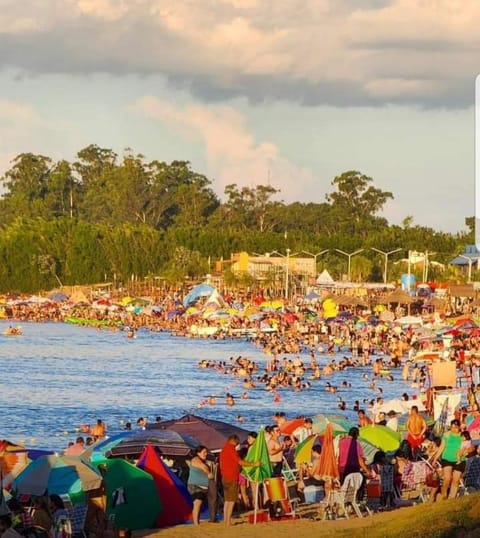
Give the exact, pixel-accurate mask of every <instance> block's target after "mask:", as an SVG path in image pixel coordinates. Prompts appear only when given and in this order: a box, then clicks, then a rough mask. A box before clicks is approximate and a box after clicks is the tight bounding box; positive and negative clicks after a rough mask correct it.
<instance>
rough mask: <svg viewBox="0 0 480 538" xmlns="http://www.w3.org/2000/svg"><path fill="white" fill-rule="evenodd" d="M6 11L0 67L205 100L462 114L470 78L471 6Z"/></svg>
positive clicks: (254, 3)
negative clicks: (99, 79)
mask: <svg viewBox="0 0 480 538" xmlns="http://www.w3.org/2000/svg"><path fill="white" fill-rule="evenodd" d="M4 4H6V5H5V6H3V9H2V13H1V14H0V68H1V67H2V66H3V67H6V66H8V67H13V68H18V69H21V70H22V69H25V70H27V71H31V72H40V73H51V72H65V73H78V72H81V73H93V72H109V73H114V74H116V73H120V74H122V73H134V74H140V75H144V74H163V75H164V76H165V77H167V78H168V80H170V81H171V82H172V84H176V85H177V86H178V85H182V86H185V87H186V88H189V89H190V90H191V91H192V92H194V93H196V94H197V95H201V96H202V98H204V99H207V100H208V99H210V100H213V99H217V100H218V99H224V98H227V97H231V96H239V95H243V96H247V97H249V98H251V99H252V100H256V101H258V100H263V99H276V98H281V99H286V100H293V101H299V102H302V103H308V104H324V103H328V104H337V105H341V106H344V105H350V104H353V105H358V104H374V105H378V104H384V103H388V102H397V103H413V104H426V105H441V106H445V105H446V106H464V105H466V104H471V95H472V92H471V87H472V81H473V79H474V77H475V75H476V74H477V70H478V57H479V53H480V42H479V40H478V37H477V35H478V30H477V27H478V24H479V23H480V3H479V2H478V0H435V1H431V2H426V1H425V0H363V1H362V2H358V1H353V0H341V1H340V0H282V1H281V2H279V1H277V0H270V1H268V0H263V1H259V0H221V1H219V0H202V1H201V2H199V1H198V0H43V1H42V2H41V3H40V2H38V1H37V0H24V1H22V2H21V3H19V2H16V1H13V0H6V2H5V1H4ZM424 80H425V81H426V82H425V83H424V82H422V81H424ZM372 84H373V86H374V87H373V89H372ZM425 85H426V86H427V88H425Z"/></svg>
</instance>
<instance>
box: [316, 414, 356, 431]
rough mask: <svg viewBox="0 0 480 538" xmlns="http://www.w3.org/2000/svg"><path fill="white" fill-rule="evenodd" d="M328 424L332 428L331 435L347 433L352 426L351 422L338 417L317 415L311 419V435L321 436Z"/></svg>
mask: <svg viewBox="0 0 480 538" xmlns="http://www.w3.org/2000/svg"><path fill="white" fill-rule="evenodd" d="M329 424H330V425H331V426H332V434H333V435H339V434H342V433H348V431H349V430H350V428H352V427H353V426H354V424H353V422H351V421H350V420H348V419H347V418H345V417H342V416H339V415H323V414H319V415H315V416H313V417H312V429H313V433H317V434H318V435H323V434H324V433H325V431H326V429H327V426H328V425H329Z"/></svg>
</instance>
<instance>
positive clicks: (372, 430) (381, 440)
mask: <svg viewBox="0 0 480 538" xmlns="http://www.w3.org/2000/svg"><path fill="white" fill-rule="evenodd" d="M360 437H362V438H363V439H365V440H366V441H368V442H369V443H371V444H372V445H373V446H376V447H377V448H379V449H380V450H384V451H385V452H393V451H394V450H397V448H398V447H399V446H400V440H401V435H400V434H399V433H398V432H395V431H393V430H391V429H390V428H387V427H386V426H378V425H374V426H363V427H362V428H360Z"/></svg>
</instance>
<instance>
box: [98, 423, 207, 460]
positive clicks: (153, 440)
mask: <svg viewBox="0 0 480 538" xmlns="http://www.w3.org/2000/svg"><path fill="white" fill-rule="evenodd" d="M199 444H200V442H199V441H198V439H194V438H193V437H192V436H190V435H187V434H185V433H178V432H176V431H172V430H161V429H148V430H139V431H134V432H132V434H131V435H129V436H126V437H124V438H123V439H120V441H119V442H118V443H117V444H116V445H115V446H112V447H111V448H110V450H109V451H108V452H107V453H106V455H107V457H111V456H129V455H136V454H141V453H142V452H143V450H144V448H145V446H146V445H152V446H154V447H156V448H157V449H158V450H160V452H161V454H162V455H163V456H189V455H190V454H191V452H192V449H194V448H195V447H197V446H198V445H199Z"/></svg>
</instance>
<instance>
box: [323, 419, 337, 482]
mask: <svg viewBox="0 0 480 538" xmlns="http://www.w3.org/2000/svg"><path fill="white" fill-rule="evenodd" d="M318 466H319V471H320V475H321V477H322V478H323V479H325V480H338V479H339V478H340V473H339V471H338V464H337V458H336V456H335V450H334V447H333V430H332V425H331V424H327V428H326V429H325V435H324V436H323V443H322V452H321V453H320V462H319V464H318Z"/></svg>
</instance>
